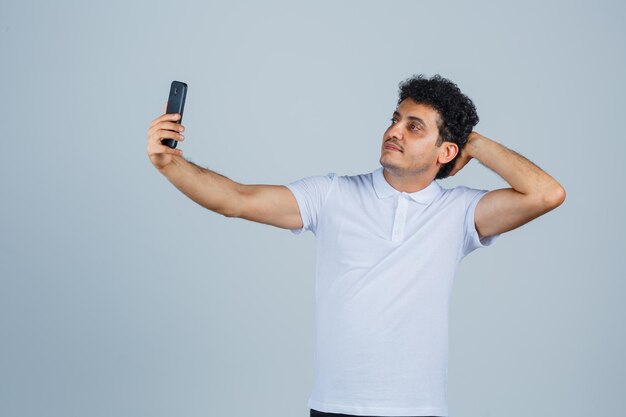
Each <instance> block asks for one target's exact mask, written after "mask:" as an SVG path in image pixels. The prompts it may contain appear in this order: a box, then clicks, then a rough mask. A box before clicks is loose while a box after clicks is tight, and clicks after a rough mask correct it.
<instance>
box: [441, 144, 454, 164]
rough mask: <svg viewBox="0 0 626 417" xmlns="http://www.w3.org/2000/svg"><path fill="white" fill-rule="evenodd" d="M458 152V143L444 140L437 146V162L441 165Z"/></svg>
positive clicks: (450, 159)
mask: <svg viewBox="0 0 626 417" xmlns="http://www.w3.org/2000/svg"><path fill="white" fill-rule="evenodd" d="M457 153H459V145H457V144H456V143H453V142H444V143H442V144H441V146H440V147H439V156H438V157H437V162H439V163H440V164H442V165H445V164H447V163H448V162H450V161H452V160H453V159H454V157H455V156H456V154H457Z"/></svg>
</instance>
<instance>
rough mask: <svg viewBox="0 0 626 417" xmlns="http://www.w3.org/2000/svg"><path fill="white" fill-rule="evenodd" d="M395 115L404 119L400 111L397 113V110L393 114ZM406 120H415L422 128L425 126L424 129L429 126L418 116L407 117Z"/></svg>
mask: <svg viewBox="0 0 626 417" xmlns="http://www.w3.org/2000/svg"><path fill="white" fill-rule="evenodd" d="M393 115H394V116H398V117H402V115H400V113H398V111H397V110H396V111H394V112H393ZM406 118H407V119H409V120H415V121H416V122H417V123H419V124H421V125H422V126H424V127H428V125H427V124H426V122H425V121H424V120H422V119H420V118H419V117H417V116H407V117H406Z"/></svg>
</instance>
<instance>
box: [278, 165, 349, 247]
mask: <svg viewBox="0 0 626 417" xmlns="http://www.w3.org/2000/svg"><path fill="white" fill-rule="evenodd" d="M336 176H337V175H336V174H335V173H329V174H327V175H323V176H321V175H320V176H311V177H306V178H302V179H300V180H297V181H293V182H290V183H289V184H287V185H286V186H287V188H288V189H289V190H291V192H292V193H293V195H294V197H295V198H296V201H297V202H298V206H299V207H300V216H301V217H302V225H303V226H302V228H300V229H289V230H291V232H292V233H294V234H296V235H298V234H300V233H302V232H303V231H306V230H310V231H311V232H312V233H313V234H317V225H318V223H319V219H320V214H321V212H322V207H323V205H324V201H326V196H327V195H328V193H329V191H330V188H331V186H332V184H333V182H334V180H335V178H336Z"/></svg>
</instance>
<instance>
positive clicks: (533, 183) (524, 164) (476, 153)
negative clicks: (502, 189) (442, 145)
mask: <svg viewBox="0 0 626 417" xmlns="http://www.w3.org/2000/svg"><path fill="white" fill-rule="evenodd" d="M466 151H467V152H468V155H470V156H471V157H472V158H475V159H477V160H478V161H480V163H482V164H483V165H484V166H486V167H487V168H489V169H491V170H492V171H494V172H495V173H496V174H498V175H500V176H501V177H502V178H503V179H504V180H505V181H506V182H508V183H509V184H510V185H511V187H513V189H515V190H516V191H518V192H520V193H522V194H526V195H536V196H541V197H543V198H544V199H559V198H560V196H561V194H562V193H563V192H564V190H563V187H562V186H561V185H560V184H559V183H558V182H557V181H556V180H555V179H554V178H552V177H551V176H550V175H548V174H547V173H546V172H545V171H543V170H542V169H541V168H539V167H538V166H537V165H535V164H533V163H532V162H530V161H529V160H528V159H526V158H524V157H523V156H522V155H520V154H518V153H517V152H515V151H513V150H511V149H508V148H506V147H505V146H503V145H501V144H499V143H497V142H495V141H493V140H491V139H489V138H486V137H484V136H482V135H476V136H475V137H473V138H471V140H469V141H468V143H467V145H466Z"/></svg>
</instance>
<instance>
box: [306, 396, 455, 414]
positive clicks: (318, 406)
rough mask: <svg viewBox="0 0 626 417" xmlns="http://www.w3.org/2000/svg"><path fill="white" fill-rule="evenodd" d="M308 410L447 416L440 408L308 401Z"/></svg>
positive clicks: (444, 410)
mask: <svg viewBox="0 0 626 417" xmlns="http://www.w3.org/2000/svg"><path fill="white" fill-rule="evenodd" d="M308 405H309V408H313V409H315V410H317V411H322V412H324V413H340V414H352V415H355V416H399V417H400V416H402V417H404V416H447V415H448V409H447V408H442V407H363V406H355V405H353V406H350V405H340V404H332V403H328V402H321V401H315V400H312V399H309V404H308Z"/></svg>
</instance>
